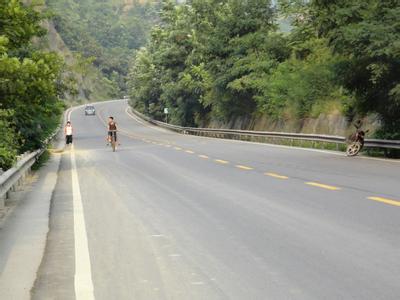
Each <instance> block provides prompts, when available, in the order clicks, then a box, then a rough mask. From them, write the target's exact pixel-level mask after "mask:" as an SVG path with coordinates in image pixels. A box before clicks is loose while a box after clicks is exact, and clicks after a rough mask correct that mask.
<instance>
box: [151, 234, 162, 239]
mask: <svg viewBox="0 0 400 300" xmlns="http://www.w3.org/2000/svg"><path fill="white" fill-rule="evenodd" d="M164 236H165V235H163V234H152V235H151V237H153V238H160V237H164Z"/></svg>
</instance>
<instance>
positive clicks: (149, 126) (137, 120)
mask: <svg viewBox="0 0 400 300" xmlns="http://www.w3.org/2000/svg"><path fill="white" fill-rule="evenodd" d="M129 109H130V106H129V105H128V107H127V108H126V109H125V113H126V114H127V115H128V117H130V118H131V119H133V120H135V121H136V122H138V123H140V124H142V125H143V126H145V127H148V128H151V129H154V130H157V131H160V132H163V133H171V131H169V130H167V129H163V128H159V127H156V126H151V125H148V124H146V123H145V121H142V120H141V119H140V118H139V117H138V116H136V115H134V114H133V113H131V112H129Z"/></svg>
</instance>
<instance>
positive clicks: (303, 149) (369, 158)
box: [125, 105, 400, 163]
mask: <svg viewBox="0 0 400 300" xmlns="http://www.w3.org/2000/svg"><path fill="white" fill-rule="evenodd" d="M129 107H130V106H129V105H128V107H127V108H126V109H125V113H126V114H127V115H128V116H129V117H130V118H131V119H134V120H136V122H139V123H141V124H144V123H143V122H145V121H139V120H138V119H139V117H136V116H135V117H136V118H138V119H135V118H133V117H132V114H131V113H129V112H128V109H129ZM144 125H145V126H146V127H148V128H152V129H154V130H157V131H163V132H169V133H172V132H171V131H169V130H167V129H161V128H157V127H156V126H150V125H147V124H144ZM185 136H186V137H190V138H193V139H197V138H200V139H209V140H218V138H211V137H206V136H193V135H190V134H187V135H185ZM219 140H222V141H226V142H230V143H243V144H256V145H260V146H265V147H272V148H282V149H290V150H300V151H308V152H317V153H323V154H330V155H336V156H342V157H346V154H345V153H344V152H340V151H332V150H323V149H313V148H303V147H296V146H285V145H277V144H269V143H260V142H251V141H238V140H232V139H219ZM356 158H357V159H367V160H375V161H382V162H388V163H391V162H394V163H400V160H398V159H397V160H396V159H390V158H377V157H369V156H362V155H359V156H357V157H356ZM353 159H355V158H353Z"/></svg>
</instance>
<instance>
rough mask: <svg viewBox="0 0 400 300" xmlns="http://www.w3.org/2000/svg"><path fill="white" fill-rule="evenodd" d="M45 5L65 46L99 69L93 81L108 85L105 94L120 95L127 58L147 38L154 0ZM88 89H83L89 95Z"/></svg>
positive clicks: (60, 0)
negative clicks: (99, 77) (98, 76)
mask: <svg viewBox="0 0 400 300" xmlns="http://www.w3.org/2000/svg"><path fill="white" fill-rule="evenodd" d="M47 5H48V7H49V8H50V9H51V10H52V11H53V13H54V15H55V16H54V18H53V22H54V25H55V29H56V30H57V32H58V33H59V34H60V36H61V37H62V39H63V41H64V43H65V44H66V45H67V47H68V48H69V49H70V50H71V51H72V52H74V53H79V55H81V57H82V58H84V59H89V60H92V62H93V65H94V66H95V67H96V69H97V70H99V71H100V72H101V75H102V77H103V78H101V79H98V80H97V81H100V85H103V86H106V87H109V90H110V92H111V95H109V97H118V96H121V95H123V94H124V93H125V91H126V85H125V76H126V74H127V71H128V64H129V59H130V57H131V56H132V55H133V53H134V52H135V50H136V49H138V48H140V47H141V46H143V45H144V44H145V43H146V41H147V37H148V33H149V30H150V28H151V27H152V26H153V25H154V23H155V21H156V20H157V11H158V4H157V1H135V0H103V1H98V0H85V1H78V0H47ZM88 74H93V72H89V73H88ZM94 81H95V82H96V80H94ZM91 92H92V91H91V90H88V91H86V93H87V94H88V96H89V97H90V94H91ZM91 98H92V97H91Z"/></svg>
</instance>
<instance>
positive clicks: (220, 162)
mask: <svg viewBox="0 0 400 300" xmlns="http://www.w3.org/2000/svg"><path fill="white" fill-rule="evenodd" d="M214 161H215V162H217V163H219V164H225V165H226V164H229V161H226V160H222V159H214Z"/></svg>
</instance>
